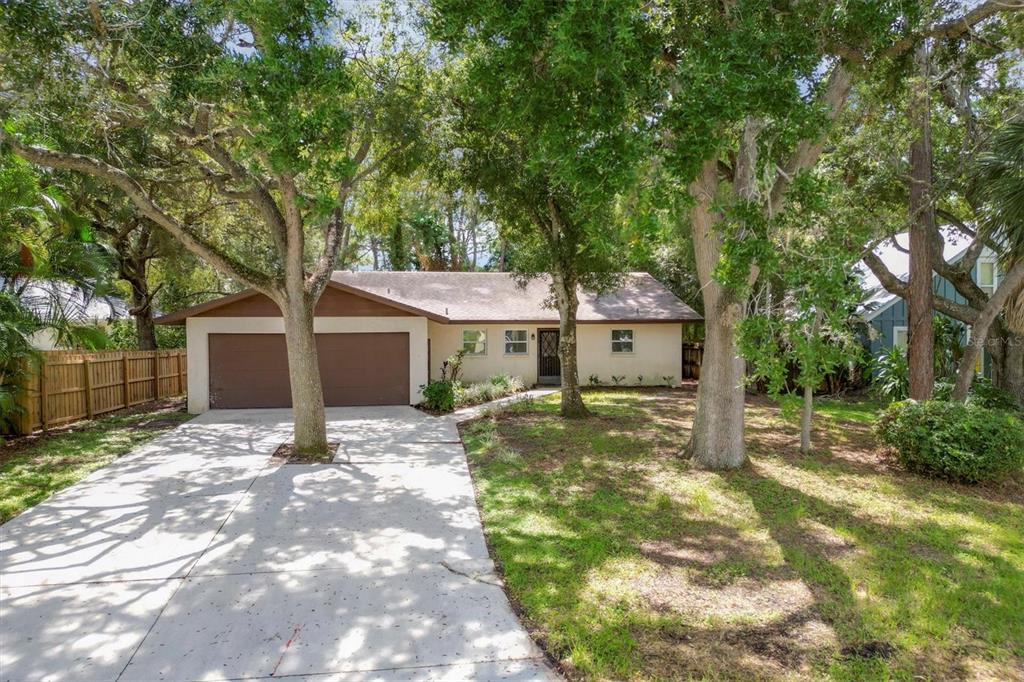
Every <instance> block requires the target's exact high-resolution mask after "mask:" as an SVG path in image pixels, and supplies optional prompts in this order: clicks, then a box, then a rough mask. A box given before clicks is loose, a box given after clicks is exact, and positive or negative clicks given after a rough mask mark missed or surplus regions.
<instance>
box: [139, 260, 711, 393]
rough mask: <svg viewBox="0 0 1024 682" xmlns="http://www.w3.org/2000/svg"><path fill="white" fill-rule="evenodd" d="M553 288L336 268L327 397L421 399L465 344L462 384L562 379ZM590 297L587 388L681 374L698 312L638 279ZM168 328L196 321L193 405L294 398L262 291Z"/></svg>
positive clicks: (174, 317) (328, 294) (501, 277)
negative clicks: (591, 382)
mask: <svg viewBox="0 0 1024 682" xmlns="http://www.w3.org/2000/svg"><path fill="white" fill-rule="evenodd" d="M549 283H550V280H549V279H547V278H543V277H542V278H536V279H532V280H530V281H529V282H528V283H527V284H526V286H525V287H521V286H520V285H519V284H518V283H517V282H516V280H515V279H514V278H513V277H512V276H511V275H509V274H507V273H492V272H344V271H339V272H335V273H334V275H333V277H332V279H331V282H330V283H329V285H328V288H327V290H326V291H325V292H324V294H323V296H322V297H321V299H320V302H319V303H318V305H317V308H316V316H315V318H314V322H313V324H314V330H315V332H316V334H317V352H318V356H319V361H320V374H321V377H322V379H323V385H324V399H325V401H326V403H327V404H328V405H409V404H416V403H418V402H420V401H421V400H422V394H421V392H420V389H421V388H422V387H423V386H424V385H425V384H426V383H427V382H428V381H429V380H433V379H438V378H440V375H441V366H442V363H443V362H444V361H445V359H447V358H448V357H450V356H452V355H454V354H455V353H456V352H458V351H459V350H465V351H466V356H465V359H464V361H463V363H462V368H463V374H462V377H463V379H464V380H465V381H478V380H482V379H485V378H487V377H489V376H492V375H495V374H510V375H513V376H518V377H520V378H522V380H523V382H524V383H526V384H527V385H533V384H558V383H559V382H560V381H561V372H560V367H559V362H558V356H557V349H558V340H559V331H558V313H557V311H556V310H555V309H554V308H553V307H552V306H551V305H550V302H549V299H550V289H549ZM579 296H580V307H579V316H578V321H579V326H578V331H577V340H578V344H579V352H578V357H579V373H580V380H581V381H582V382H584V383H585V382H586V381H587V379H588V377H590V376H591V375H595V376H597V377H598V378H599V380H600V381H601V382H602V383H607V384H610V383H612V377H613V376H617V377H622V378H623V379H622V383H623V384H624V385H635V384H637V383H638V382H639V381H641V380H642V382H643V383H648V384H664V383H665V382H666V381H667V380H668V378H669V377H671V378H672V379H673V380H675V381H678V380H679V379H680V378H681V376H682V353H681V341H682V329H683V325H685V324H693V323H696V322H700V321H701V317H700V315H698V314H697V313H696V312H695V311H694V310H693V309H691V308H690V307H689V306H687V305H686V304H685V303H683V302H682V301H681V300H679V298H677V297H676V296H675V295H674V294H673V293H672V292H671V291H669V290H668V289H666V288H665V287H664V286H663V285H662V284H661V283H660V282H658V281H657V280H655V279H654V278H653V277H651V276H650V275H649V274H647V273H642V272H638V273H631V274H629V275H628V276H627V277H625V278H624V280H623V282H622V283H621V285H620V286H619V287H618V288H616V289H615V290H613V291H610V292H608V293H606V294H603V295H600V296H598V295H595V294H592V293H589V292H585V291H582V290H581V291H580V292H579ZM157 323H159V324H184V325H185V328H186V338H187V343H188V367H189V373H188V377H189V378H188V404H189V411H190V412H194V413H195V412H204V411H206V410H208V409H211V408H254V407H287V406H289V405H291V390H290V387H289V381H288V367H287V358H286V353H285V340H284V323H283V320H282V318H281V312H280V310H279V309H278V308H277V306H276V305H275V304H274V303H273V302H272V301H271V300H270V299H268V298H267V297H265V296H264V295H262V294H260V293H258V292H256V291H252V290H249V291H243V292H241V293H239V294H234V295H232V296H226V297H224V298H220V299H217V300H214V301H210V302H209V303H204V304H202V305H198V306H194V307H192V308H188V309H186V310H181V311H178V312H175V313H171V314H169V315H166V316H164V317H161V318H159V319H158V320H157Z"/></svg>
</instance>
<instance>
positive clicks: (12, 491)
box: [0, 400, 191, 523]
mask: <svg viewBox="0 0 1024 682" xmlns="http://www.w3.org/2000/svg"><path fill="white" fill-rule="evenodd" d="M190 418H191V415H189V414H186V413H185V411H184V405H183V403H182V402H181V401H180V400H178V401H168V402H166V403H164V404H162V405H160V406H158V407H155V408H154V407H152V406H150V407H149V408H147V409H146V410H145V411H137V410H136V411H134V412H131V413H119V414H115V415H111V416H109V417H101V418H99V419H96V420H94V421H90V422H79V423H78V424H75V425H74V426H72V427H70V428H67V429H64V430H61V431H55V432H53V433H50V434H44V433H37V434H35V435H33V436H27V437H23V438H16V439H14V440H12V441H10V442H7V443H4V444H2V445H0V523H3V522H4V521H7V520H8V519H10V518H11V517H12V516H14V515H15V514H18V513H20V512H22V511H24V510H25V509H28V508H29V507H31V506H33V505H36V504H38V503H40V502H42V501H43V500H45V499H46V498H47V497H49V496H50V495H52V494H53V493H55V492H57V491H58V490H60V489H62V488H66V487H68V486H69V485H72V484H73V483H75V482H77V481H79V480H81V479H82V478H84V477H85V476H87V475H88V474H89V473H91V472H92V471H95V470H96V469H99V468H100V467H101V466H104V465H106V464H109V463H110V462H112V461H114V460H115V459H117V458H118V457H120V456H121V455H124V454H127V453H128V452H130V451H131V450H132V449H133V448H135V447H137V446H139V445H141V444H142V443H145V442H146V441H148V440H151V439H152V438H155V437H156V436H159V435H160V434H162V433H165V432H167V431H169V430H170V429H172V428H174V427H175V426H177V425H178V424H180V423H182V422H183V421H186V420H188V419H190Z"/></svg>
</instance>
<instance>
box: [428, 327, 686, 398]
mask: <svg viewBox="0 0 1024 682" xmlns="http://www.w3.org/2000/svg"><path fill="white" fill-rule="evenodd" d="M546 327H557V325H540V328H546ZM464 329H483V330H486V331H487V354H486V355H481V356H473V355H467V356H466V358H465V360H464V361H463V363H462V378H463V380H464V381H481V380H483V379H486V378H487V377H490V376H493V375H495V374H511V375H513V376H518V377H521V378H522V380H523V382H524V383H526V384H527V385H528V386H529V385H532V384H534V383H536V381H537V329H538V325H515V324H500V325H496V324H488V325H459V324H440V323H437V322H429V323H428V333H429V335H430V378H431V379H437V378H439V377H440V373H441V363H442V362H444V360H445V358H448V357H449V356H451V355H453V354H454V353H455V352H456V351H458V349H459V348H461V347H462V331H463V330H464ZM506 329H526V330H527V331H528V337H529V342H528V344H527V345H528V352H527V354H526V355H525V356H523V355H506V354H505V330H506ZM612 329H632V330H633V339H634V341H633V348H634V352H633V353H631V354H619V353H612V343H611V337H612ZM577 330H578V331H577V339H578V341H579V370H580V381H581V382H583V383H584V384H585V383H587V378H588V377H589V376H590V375H591V374H596V375H597V376H598V377H600V379H601V382H602V383H605V384H611V383H612V375H617V376H624V377H626V379H625V380H624V381H623V385H635V384H636V383H637V377H638V376H639V375H643V377H644V383H645V384H660V383H663V382H662V377H665V376H672V377H674V379H675V381H679V379H680V377H681V375H682V350H681V347H680V344H681V342H682V324H681V323H664V324H661V323H645V324H632V325H631V324H581V325H579V326H578V328H577Z"/></svg>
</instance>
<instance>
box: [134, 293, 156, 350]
mask: <svg viewBox="0 0 1024 682" xmlns="http://www.w3.org/2000/svg"><path fill="white" fill-rule="evenodd" d="M128 284H129V285H131V289H132V294H131V298H130V299H129V300H130V302H131V304H132V308H131V314H132V317H134V318H135V337H136V339H137V344H138V348H139V350H156V324H154V322H153V307H152V304H151V301H150V297H149V285H148V284H147V283H146V280H144V279H142V280H136V279H135V278H131V279H128Z"/></svg>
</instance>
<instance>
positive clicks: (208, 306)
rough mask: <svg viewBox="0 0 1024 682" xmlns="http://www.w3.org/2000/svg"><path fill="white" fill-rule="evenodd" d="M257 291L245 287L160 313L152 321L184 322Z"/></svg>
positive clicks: (165, 322)
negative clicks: (231, 292)
mask: <svg viewBox="0 0 1024 682" xmlns="http://www.w3.org/2000/svg"><path fill="white" fill-rule="evenodd" d="M258 293H260V292H258V291H256V290H255V289H246V290H245V291H239V292H238V293H237V294H229V295H228V296H221V297H220V298H215V299H213V300H212V301H207V302H206V303H200V304H199V305H194V306H192V307H190V308H182V309H181V310H176V311H174V312H173V313H167V314H166V315H161V316H160V317H158V318H156V319H155V320H153V322H155V323H156V324H185V320H186V319H187V318H189V317H195V316H196V315H201V314H203V313H205V312H207V311H210V310H214V309H216V308H220V307H221V306H225V305H227V304H229V303H234V302H236V301H241V300H244V299H246V298H249V297H250V296H255V295H256V294H258Z"/></svg>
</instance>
